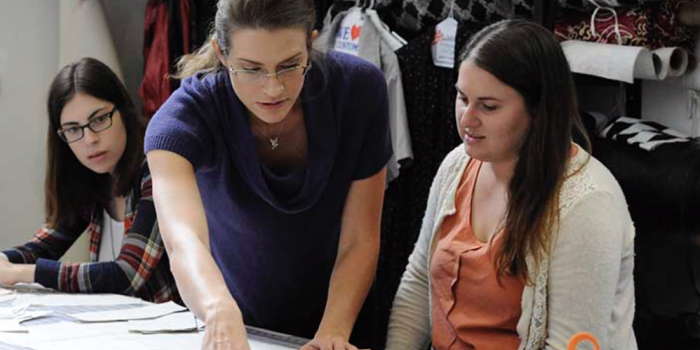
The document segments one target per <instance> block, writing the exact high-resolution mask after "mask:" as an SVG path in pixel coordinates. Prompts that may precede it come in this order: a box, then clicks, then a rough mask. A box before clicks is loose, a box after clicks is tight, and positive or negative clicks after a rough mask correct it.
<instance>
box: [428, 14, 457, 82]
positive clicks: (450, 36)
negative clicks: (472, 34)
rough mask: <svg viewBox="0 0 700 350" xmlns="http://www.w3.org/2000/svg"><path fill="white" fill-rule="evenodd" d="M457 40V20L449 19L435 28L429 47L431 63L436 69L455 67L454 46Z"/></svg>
mask: <svg viewBox="0 0 700 350" xmlns="http://www.w3.org/2000/svg"><path fill="white" fill-rule="evenodd" d="M456 39H457V20H455V19H454V18H452V17H450V18H448V19H446V20H444V21H442V22H440V24H438V25H437V27H435V37H434V38H433V43H432V45H431V47H430V51H431V52H432V54H433V63H434V64H435V65H436V66H438V67H443V68H450V69H452V68H454V67H455V45H456Z"/></svg>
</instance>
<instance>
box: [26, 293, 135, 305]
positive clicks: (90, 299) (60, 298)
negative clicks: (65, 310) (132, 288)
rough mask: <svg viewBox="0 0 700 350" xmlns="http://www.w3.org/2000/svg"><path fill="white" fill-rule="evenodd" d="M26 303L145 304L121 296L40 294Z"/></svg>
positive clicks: (132, 298)
mask: <svg viewBox="0 0 700 350" xmlns="http://www.w3.org/2000/svg"><path fill="white" fill-rule="evenodd" d="M26 302H29V303H31V304H32V305H42V306H114V305H130V304H145V303H146V302H145V301H143V300H142V299H139V298H134V297H129V296H125V295H119V294H39V295H33V296H32V297H31V298H29V299H28V300H27V301H26Z"/></svg>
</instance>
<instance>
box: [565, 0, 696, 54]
mask: <svg viewBox="0 0 700 350" xmlns="http://www.w3.org/2000/svg"><path fill="white" fill-rule="evenodd" d="M679 6H680V3H674V2H666V3H663V4H650V5H645V6H638V7H631V8H623V9H619V10H616V11H617V26H618V27H619V31H620V36H621V42H620V43H621V44H622V45H629V46H644V47H646V48H648V49H650V50H655V49H659V48H662V47H673V46H679V47H683V48H685V49H687V50H688V51H689V52H694V51H695V45H696V42H697V39H698V31H697V29H696V28H694V27H690V26H685V25H682V24H681V23H680V21H679V19H678V16H677V15H676V14H677V11H678V7H679ZM592 12H593V11H589V12H578V11H564V14H563V16H561V17H560V18H558V19H557V21H556V23H555V34H556V37H557V39H558V40H559V41H564V40H582V41H591V42H598V43H608V44H618V41H617V36H616V35H615V25H616V21H615V16H614V15H613V13H611V12H609V11H599V12H598V13H597V15H596V17H595V20H594V21H593V22H594V24H595V33H596V35H593V31H592V30H591V29H592V28H591V16H592Z"/></svg>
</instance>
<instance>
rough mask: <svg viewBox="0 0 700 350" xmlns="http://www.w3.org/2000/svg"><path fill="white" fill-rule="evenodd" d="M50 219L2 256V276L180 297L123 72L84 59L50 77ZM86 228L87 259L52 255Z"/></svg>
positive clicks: (85, 289)
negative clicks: (78, 260) (120, 75)
mask: <svg viewBox="0 0 700 350" xmlns="http://www.w3.org/2000/svg"><path fill="white" fill-rule="evenodd" d="M48 112H49V113H48V115H49V123H48V124H49V129H48V135H47V136H48V161H47V172H46V183H45V191H46V223H45V225H44V226H43V227H42V228H41V229H39V231H38V232H37V233H36V234H35V236H34V238H33V239H32V240H31V241H30V242H28V243H26V244H25V245H23V246H19V247H16V248H14V249H10V250H5V251H3V254H1V255H0V256H1V257H3V258H4V259H0V283H4V284H15V283H18V282H25V283H31V282H38V283H40V284H41V285H43V286H45V287H49V288H53V289H57V290H59V291H62V292H69V293H118V294H125V295H132V296H136V297H140V298H142V299H145V300H149V301H154V302H165V301H169V300H179V294H178V293H177V288H176V285H175V280H174V278H173V276H172V274H171V273H170V263H169V261H168V258H167V256H166V254H165V247H164V246H163V242H162V239H161V237H160V232H159V230H158V226H157V221H156V212H155V208H154V206H153V200H152V197H151V192H152V191H151V176H150V174H149V170H148V166H147V164H146V162H145V159H144V158H145V157H144V155H143V136H144V132H145V123H144V121H143V119H142V118H140V117H139V115H138V114H137V113H136V110H135V108H134V104H133V103H132V101H131V99H130V98H129V95H128V94H127V92H126V89H125V88H124V86H123V85H122V83H121V82H120V81H119V78H117V76H116V75H115V74H114V73H113V72H112V71H111V70H110V69H109V67H107V66H106V65H104V64H103V63H101V62H99V61H97V60H95V59H91V58H84V59H82V60H80V61H78V62H76V63H72V64H69V65H67V66H65V67H63V69H61V71H60V72H59V73H58V75H57V76H56V77H55V78H54V81H53V83H52V84H51V88H50V91H49V98H48ZM83 234H87V235H89V236H90V262H88V263H67V262H58V261H57V260H58V259H59V258H61V256H63V255H64V254H65V252H66V251H67V250H68V248H70V247H71V245H72V244H73V243H74V242H75V241H76V240H77V239H78V238H79V237H80V236H81V235H83Z"/></svg>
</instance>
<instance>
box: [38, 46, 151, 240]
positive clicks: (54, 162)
mask: <svg viewBox="0 0 700 350" xmlns="http://www.w3.org/2000/svg"><path fill="white" fill-rule="evenodd" d="M77 93H84V94H86V95H90V96H92V97H95V98H98V99H100V100H104V101H109V102H111V103H113V104H114V106H115V107H116V108H117V110H118V111H119V114H120V115H121V118H122V121H123V123H124V127H125V129H126V148H125V149H124V154H123V155H122V157H121V159H120V160H119V162H118V163H117V165H116V167H115V169H114V174H113V176H112V175H110V174H97V173H95V172H93V171H92V170H90V169H88V168H86V167H85V166H83V165H82V164H81V163H80V161H79V160H78V158H77V157H76V156H75V154H73V151H71V149H70V147H69V146H68V144H67V143H65V142H63V140H61V139H60V138H59V136H58V134H57V133H56V131H57V130H59V129H60V127H61V112H62V111H63V108H64V107H65V106H66V104H67V103H68V102H69V101H70V100H71V99H72V98H73V96H75V95H76V94H77ZM47 106H48V115H49V128H48V132H47V149H48V157H47V167H46V180H45V183H44V186H45V192H46V198H45V206H46V222H47V224H48V225H49V227H52V228H56V227H58V225H59V223H66V224H68V225H73V224H74V223H75V222H76V221H77V220H79V219H81V218H85V217H86V215H92V214H94V213H95V212H96V210H99V211H102V210H103V209H104V208H106V206H107V205H108V204H109V202H110V201H111V199H112V196H113V194H114V193H115V191H116V194H117V195H119V196H126V195H128V194H129V191H130V190H131V189H132V188H133V185H134V181H140V178H139V174H140V168H141V165H142V163H143V160H144V155H143V137H144V133H145V121H144V119H143V118H141V117H140V116H139V114H138V113H137V112H136V108H135V107H134V103H133V102H132V100H131V98H130V97H129V94H128V93H127V92H126V88H125V87H124V85H123V84H122V82H121V81H120V80H119V78H118V77H117V76H116V75H115V74H114V72H112V70H111V69H109V67H107V66H106V65H105V64H104V63H102V62H100V61H98V60H95V59H93V58H83V59H81V60H80V61H78V62H75V63H71V64H69V65H67V66H65V67H63V68H62V69H61V70H60V71H59V72H58V74H57V75H56V77H55V78H54V80H53V82H52V83H51V88H50V90H49V97H48V103H47Z"/></svg>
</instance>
